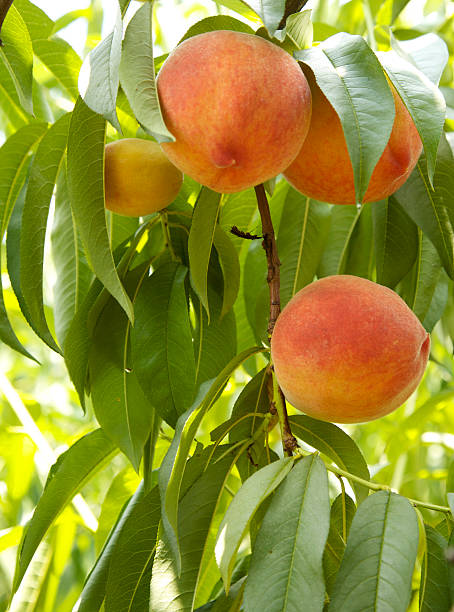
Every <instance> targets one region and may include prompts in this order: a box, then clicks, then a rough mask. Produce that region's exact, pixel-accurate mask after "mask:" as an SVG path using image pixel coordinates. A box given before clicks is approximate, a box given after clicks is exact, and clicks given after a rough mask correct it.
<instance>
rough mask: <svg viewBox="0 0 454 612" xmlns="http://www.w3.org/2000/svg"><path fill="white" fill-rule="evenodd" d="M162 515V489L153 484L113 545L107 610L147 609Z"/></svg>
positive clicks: (125, 522) (107, 587) (130, 515)
mask: <svg viewBox="0 0 454 612" xmlns="http://www.w3.org/2000/svg"><path fill="white" fill-rule="evenodd" d="M160 518H161V500H160V497H159V488H158V487H154V489H152V490H151V491H150V492H149V493H148V494H147V495H145V496H144V497H143V499H141V500H140V501H138V502H137V504H136V505H135V506H134V507H133V508H132V510H131V512H130V513H129V514H128V517H127V518H126V520H125V521H124V523H123V526H122V529H121V531H120V534H119V536H118V539H117V541H116V544H115V547H113V550H112V556H111V560H110V565H109V573H108V577H107V584H106V599H105V606H106V610H110V611H111V612H123V611H124V610H128V611H130V612H133V611H135V612H143V611H144V610H148V605H149V599H150V578H151V569H152V561H153V557H154V553H155V550H156V541H157V534H158V527H159V521H160Z"/></svg>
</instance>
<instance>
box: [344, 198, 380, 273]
mask: <svg viewBox="0 0 454 612" xmlns="http://www.w3.org/2000/svg"><path fill="white" fill-rule="evenodd" d="M374 206H375V204H374V203H371V202H369V203H366V204H363V205H362V207H361V211H358V212H359V213H360V214H359V217H358V221H357V223H355V225H354V227H353V231H352V233H351V236H350V239H349V241H348V245H347V250H346V252H345V258H344V261H343V263H342V270H343V274H352V275H353V276H361V277H362V278H369V279H370V278H372V275H373V269H374V265H375V259H374V256H373V255H374V249H373V224H372V209H373V207H374Z"/></svg>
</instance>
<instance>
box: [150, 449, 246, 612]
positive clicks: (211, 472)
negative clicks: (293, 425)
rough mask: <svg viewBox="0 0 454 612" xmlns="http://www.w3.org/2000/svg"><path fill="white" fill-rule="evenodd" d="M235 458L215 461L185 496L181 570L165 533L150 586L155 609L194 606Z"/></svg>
mask: <svg viewBox="0 0 454 612" xmlns="http://www.w3.org/2000/svg"><path fill="white" fill-rule="evenodd" d="M233 461H234V456H233V454H231V453H230V454H229V455H227V456H226V457H224V458H223V459H221V460H219V461H215V462H214V463H211V464H210V465H209V466H208V467H207V468H206V470H205V471H204V472H202V474H201V475H200V477H199V478H198V479H197V480H196V481H195V482H194V483H193V484H192V486H191V487H190V488H189V489H188V490H187V491H186V493H185V494H184V496H182V497H181V499H180V502H179V511H178V534H179V542H180V551H181V573H180V574H178V572H177V571H176V565H175V561H174V559H173V556H172V553H171V549H170V546H169V544H168V542H167V540H166V535H165V534H163V540H162V541H161V542H160V543H159V546H158V550H157V552H156V556H155V561H154V564H153V576H152V579H151V585H150V602H151V606H150V607H151V608H152V609H154V610H162V611H163V612H164V611H167V612H179V611H182V610H188V611H190V610H193V609H194V602H195V596H196V592H197V589H198V585H199V584H200V580H201V578H202V565H203V558H204V557H205V556H206V555H208V556H209V557H212V556H213V548H214V541H211V538H210V525H211V523H212V521H213V519H214V514H215V512H216V510H217V506H218V504H219V500H220V498H221V495H222V493H223V491H224V486H225V481H226V479H227V475H228V474H229V472H230V470H231V468H232V465H233Z"/></svg>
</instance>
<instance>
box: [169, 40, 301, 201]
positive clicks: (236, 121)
mask: <svg viewBox="0 0 454 612" xmlns="http://www.w3.org/2000/svg"><path fill="white" fill-rule="evenodd" d="M157 89H158V94H159V99H160V103H161V109H162V113H163V117H164V121H165V123H166V125H167V127H168V129H169V130H170V132H171V133H172V134H173V135H174V136H175V139H176V141H175V142H168V143H162V148H163V149H164V151H165V152H166V154H167V155H168V157H169V159H170V160H171V161H172V162H173V163H174V164H175V165H176V166H177V167H178V168H180V169H181V170H182V171H183V172H185V173H186V174H188V175H189V176H191V177H192V178H194V179H195V180H196V181H198V182H199V183H201V184H203V185H206V186H208V187H210V188H211V189H213V190H214V191H218V192H221V193H232V192H235V191H241V190H242V189H246V188H248V187H252V186H254V185H258V184H259V183H262V182H263V181H265V180H268V179H270V178H272V177H274V176H276V175H277V174H279V173H280V172H281V171H282V170H285V168H287V167H288V166H289V164H290V163H291V162H292V161H293V159H294V158H295V157H296V155H297V153H298V151H299V149H300V148H301V143H302V141H303V140H304V137H305V136H306V133H307V130H308V128H309V122H310V114H311V94H310V89H309V85H308V83H307V81H306V78H305V76H304V74H303V72H302V70H301V68H300V66H299V65H298V63H297V62H296V61H295V60H294V59H293V58H292V57H291V56H290V55H289V54H288V53H286V52H285V51H283V50H282V49H280V48H279V47H277V46H276V45H274V44H273V43H270V42H269V41H267V40H264V39H263V38H261V37H259V36H254V35H251V34H245V33H240V32H233V31H226V30H217V31H214V32H208V33H206V34H199V35H197V36H194V37H193V38H190V39H188V40H186V41H184V42H183V43H181V44H180V45H179V46H178V47H176V49H175V50H174V51H173V52H172V53H171V54H170V56H169V57H168V58H167V59H166V61H165V62H164V64H163V66H162V68H161V70H160V72H159V74H158V77H157Z"/></svg>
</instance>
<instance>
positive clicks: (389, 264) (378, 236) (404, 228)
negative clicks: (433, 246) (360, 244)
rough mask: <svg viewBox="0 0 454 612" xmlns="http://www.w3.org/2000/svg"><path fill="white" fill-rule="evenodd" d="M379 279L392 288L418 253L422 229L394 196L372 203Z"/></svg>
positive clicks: (382, 283) (381, 282)
mask: <svg viewBox="0 0 454 612" xmlns="http://www.w3.org/2000/svg"><path fill="white" fill-rule="evenodd" d="M372 220H373V225H374V244H375V259H376V269H377V282H378V283H380V284H381V285H386V286H387V287H390V288H391V289H392V288H394V287H395V286H396V285H397V283H399V281H401V280H402V279H403V277H404V276H405V275H406V274H407V273H408V272H409V271H410V269H411V267H412V266H413V264H414V262H415V259H416V257H417V254H418V230H417V227H416V225H415V224H414V223H413V221H412V220H411V219H410V217H409V216H408V215H407V213H406V212H405V211H404V210H403V208H402V207H401V206H400V204H399V202H398V201H397V200H396V198H395V197H394V196H391V197H390V198H388V199H387V200H382V201H381V202H375V203H374V204H373V206H372Z"/></svg>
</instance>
